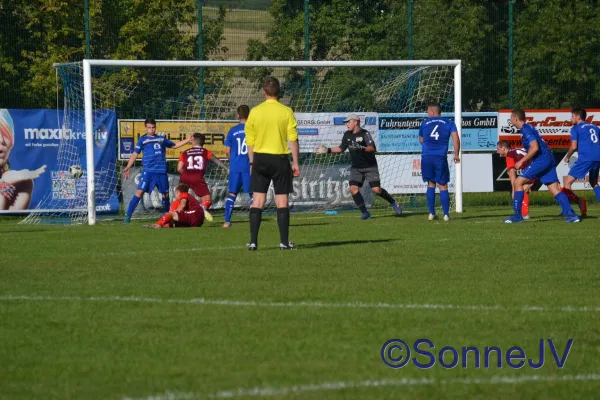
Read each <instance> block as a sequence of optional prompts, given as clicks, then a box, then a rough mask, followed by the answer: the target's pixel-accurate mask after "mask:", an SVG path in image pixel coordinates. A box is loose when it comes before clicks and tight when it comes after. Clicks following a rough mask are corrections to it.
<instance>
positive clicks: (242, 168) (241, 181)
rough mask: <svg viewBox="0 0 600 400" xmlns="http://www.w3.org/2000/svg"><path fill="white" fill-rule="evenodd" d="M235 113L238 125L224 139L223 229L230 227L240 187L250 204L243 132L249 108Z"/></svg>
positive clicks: (247, 160) (248, 173)
mask: <svg viewBox="0 0 600 400" xmlns="http://www.w3.org/2000/svg"><path fill="white" fill-rule="evenodd" d="M237 113H238V120H239V121H240V123H239V124H237V125H236V126H234V127H233V128H231V129H230V130H229V132H227V137H226V138H225V153H226V154H227V158H229V195H228V196H227V200H226V201H225V223H224V224H223V228H229V226H231V214H232V213H233V206H234V204H235V199H236V197H237V194H238V193H239V191H240V189H241V188H242V186H243V187H244V192H246V193H248V194H249V195H250V203H252V191H251V190H250V160H249V159H248V146H247V145H246V133H245V132H244V127H245V125H246V120H247V119H248V114H249V113H250V108H248V106H247V105H241V106H239V107H238V109H237Z"/></svg>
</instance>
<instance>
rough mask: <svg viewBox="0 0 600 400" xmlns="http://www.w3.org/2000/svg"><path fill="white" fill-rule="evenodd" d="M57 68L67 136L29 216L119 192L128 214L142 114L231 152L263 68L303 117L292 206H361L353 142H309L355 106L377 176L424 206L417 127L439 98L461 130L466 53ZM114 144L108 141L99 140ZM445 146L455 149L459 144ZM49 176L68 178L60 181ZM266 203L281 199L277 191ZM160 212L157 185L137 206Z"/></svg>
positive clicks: (87, 210)
mask: <svg viewBox="0 0 600 400" xmlns="http://www.w3.org/2000/svg"><path fill="white" fill-rule="evenodd" d="M55 67H56V70H57V85H58V86H59V87H61V88H62V94H63V96H62V97H60V98H59V108H63V107H62V106H64V117H63V119H62V131H63V132H70V134H63V135H62V137H61V143H60V149H59V160H58V165H59V166H58V169H59V171H55V174H54V175H53V188H52V193H49V194H48V195H47V196H46V197H45V198H44V199H43V200H42V201H41V203H40V204H39V205H38V206H37V208H38V209H39V210H40V211H42V210H43V212H35V211H36V210H33V211H34V212H32V213H31V214H30V215H29V216H28V217H27V218H26V219H25V220H24V223H39V222H42V221H44V220H45V219H48V218H52V217H57V218H63V219H65V218H66V219H67V220H68V222H69V223H88V224H90V225H93V224H94V223H95V222H96V220H97V219H101V218H104V217H105V216H106V217H111V218H114V217H115V207H114V206H110V205H109V203H110V202H111V201H112V202H114V201H115V199H116V200H117V201H118V204H120V206H119V207H120V209H121V210H120V211H119V210H117V211H118V212H117V216H118V215H121V216H122V215H123V211H122V210H123V207H126V206H127V204H128V202H129V199H130V198H131V196H133V194H134V193H135V189H136V187H137V183H138V180H139V173H140V171H141V159H140V160H139V161H138V162H136V167H135V168H134V169H132V171H131V172H132V173H131V174H130V177H129V179H124V177H123V175H122V173H121V170H122V168H123V167H124V165H125V164H126V162H127V160H128V159H129V156H130V155H131V153H132V151H133V147H134V146H135V143H136V141H137V139H138V138H139V137H140V136H141V135H144V134H145V131H144V119H146V118H154V119H155V120H156V121H157V131H158V134H160V135H164V136H166V137H168V138H169V139H171V140H172V141H178V140H182V139H185V138H187V137H188V135H190V134H192V133H194V132H202V133H205V134H206V136H207V141H206V145H205V147H207V148H208V149H209V150H210V151H212V152H213V153H214V154H215V155H216V156H217V157H219V158H225V148H224V139H225V136H226V134H227V132H228V130H229V129H230V128H231V127H233V126H234V125H236V124H237V123H238V121H237V119H236V109H237V107H238V106H240V105H243V104H245V105H248V106H250V107H253V106H255V105H257V104H259V103H260V102H262V101H263V100H264V98H263V96H262V95H261V92H260V90H261V88H262V82H263V80H264V78H266V77H267V76H275V77H277V78H278V79H279V80H280V82H281V85H282V93H281V99H280V101H281V102H282V103H283V104H286V105H288V106H290V107H291V108H292V109H293V110H294V112H295V115H296V119H297V121H298V132H299V143H300V152H301V155H300V169H301V174H300V176H299V177H296V178H294V193H293V194H292V195H291V197H290V203H291V205H292V206H293V211H298V212H323V211H324V210H343V209H352V208H354V203H353V201H352V196H351V194H350V191H349V190H348V181H349V175H350V158H349V155H348V153H345V154H337V155H334V154H314V153H313V150H314V149H315V148H316V147H319V146H328V147H334V146H337V145H339V144H340V141H341V137H342V135H343V133H344V131H345V130H346V126H345V124H344V119H345V118H346V116H347V115H349V114H357V115H359V116H360V118H361V126H362V127H363V128H364V129H366V130H367V131H369V132H370V133H371V135H372V136H373V138H374V140H375V142H376V145H377V161H378V165H379V171H380V175H381V186H382V187H384V188H386V189H387V191H388V192H389V193H390V194H391V195H392V196H393V197H394V198H395V199H396V200H397V202H398V203H400V204H402V205H403V206H404V209H405V210H406V211H411V210H413V209H414V210H419V209H424V208H425V199H424V193H425V184H424V183H423V182H422V180H421V177H420V173H421V172H420V171H421V170H420V145H419V140H418V129H419V125H420V122H421V120H422V119H423V118H424V117H425V115H426V114H425V113H426V108H427V104H428V103H430V102H437V103H440V105H441V107H442V115H444V116H449V117H452V118H454V120H455V123H456V125H457V127H458V130H459V134H460V131H461V124H462V118H461V61H460V60H425V61H133V60H84V61H83V62H80V63H68V64H58V65H56V66H55ZM107 146H108V147H110V149H111V151H109V152H108V153H107V152H106V151H101V150H103V149H104V150H105V149H106V147H107ZM187 148H189V146H185V147H182V148H180V149H177V150H168V152H167V160H168V173H169V183H170V187H171V198H172V197H173V189H174V187H175V186H176V185H177V183H178V180H179V179H178V174H177V171H176V165H177V160H178V158H179V155H180V153H181V152H182V151H183V150H186V149H187ZM241 148H243V146H241ZM448 157H449V159H451V158H452V149H451V150H450V152H449V156H448ZM450 165H451V167H450V168H451V182H450V183H449V186H450V191H451V192H452V193H453V195H452V201H453V207H454V209H455V210H456V212H462V179H461V178H462V175H461V164H456V165H455V164H453V163H450ZM54 177H55V178H56V179H55V178H54ZM206 180H207V183H208V185H209V188H210V190H211V193H212V197H213V208H215V209H219V208H222V207H223V206H224V201H225V199H226V197H227V191H228V189H227V175H226V174H225V173H223V171H222V170H219V168H217V167H216V166H215V165H211V166H209V169H208V170H207V174H206ZM55 181H56V182H55ZM54 183H56V187H57V188H61V189H60V190H59V189H57V190H55V187H54ZM362 191H363V195H364V197H365V200H366V202H367V205H368V206H369V207H371V208H381V209H385V208H387V207H389V205H388V204H387V203H386V202H382V201H380V199H379V198H377V197H376V196H375V197H374V196H373V195H372V194H371V191H370V188H369V185H368V183H366V182H365V185H364V187H363V189H362ZM65 193H67V196H68V197H67V198H65V197H64V196H63V195H64V194H65ZM61 196H62V197H61ZM248 207H249V202H248V197H247V195H239V196H238V198H237V201H236V209H238V210H246V209H247V208H248ZM266 207H267V208H272V207H274V196H273V195H272V193H269V194H268V201H267V206H266ZM53 210H56V211H53ZM161 213H162V205H161V201H160V195H159V194H158V193H157V192H156V191H155V192H153V193H150V194H147V195H145V196H144V198H143V199H142V201H141V202H140V205H139V206H138V208H137V210H136V213H135V214H134V215H133V217H134V218H150V217H151V218H156V217H157V216H158V215H159V214H161Z"/></svg>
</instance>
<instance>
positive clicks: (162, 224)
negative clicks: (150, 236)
mask: <svg viewBox="0 0 600 400" xmlns="http://www.w3.org/2000/svg"><path fill="white" fill-rule="evenodd" d="M203 223H204V208H202V206H201V205H200V203H198V200H196V199H195V198H194V196H192V195H191V194H189V187H188V185H186V184H184V183H180V184H179V185H177V187H176V188H175V201H174V202H173V204H172V205H171V209H170V211H169V212H168V213H165V215H163V216H162V217H160V219H159V220H158V221H156V224H155V225H153V228H172V227H176V228H183V227H200V226H202V224H203Z"/></svg>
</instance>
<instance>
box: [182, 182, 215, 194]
mask: <svg viewBox="0 0 600 400" xmlns="http://www.w3.org/2000/svg"><path fill="white" fill-rule="evenodd" d="M179 183H185V184H186V185H188V186H189V187H190V189H192V190H193V191H194V193H195V194H196V196H197V197H204V196H209V195H210V191H209V190H208V185H207V184H206V181H205V180H204V178H201V179H194V180H193V181H188V180H184V179H180V180H179Z"/></svg>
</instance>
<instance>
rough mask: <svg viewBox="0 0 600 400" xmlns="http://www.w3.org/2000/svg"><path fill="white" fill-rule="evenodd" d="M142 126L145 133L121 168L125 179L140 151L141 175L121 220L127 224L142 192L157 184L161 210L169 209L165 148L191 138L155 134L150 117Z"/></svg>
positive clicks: (178, 145) (150, 190)
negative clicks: (178, 139) (171, 137)
mask: <svg viewBox="0 0 600 400" xmlns="http://www.w3.org/2000/svg"><path fill="white" fill-rule="evenodd" d="M144 126H145V127H146V134H145V135H144V136H141V137H140V138H139V139H138V142H137V145H136V146H135V149H133V153H132V154H131V157H129V161H128V162H127V166H126V167H125V168H124V169H123V175H124V176H125V179H127V178H129V171H130V169H131V167H132V166H133V163H134V162H135V160H136V159H137V156H138V154H140V153H142V175H141V177H140V182H139V184H138V188H137V190H136V192H135V196H133V197H132V198H131V201H130V202H129V207H128V208H127V214H126V215H125V219H124V220H123V223H124V224H128V223H129V222H130V221H131V215H132V214H133V212H134V211H135V208H136V207H137V205H138V203H139V202H140V200H141V199H142V196H143V195H144V193H150V192H152V191H153V190H154V188H155V187H156V186H158V191H159V192H160V193H161V194H162V195H163V198H162V204H163V212H168V211H169V178H168V176H167V158H166V150H167V148H172V149H176V148H179V147H181V146H183V145H186V144H188V143H189V142H190V141H191V140H192V137H191V136H190V137H189V138H188V139H186V140H182V141H180V142H177V143H174V142H172V141H170V140H169V139H167V138H165V137H163V136H159V135H157V134H156V121H155V120H154V119H152V118H148V119H146V120H145V121H144Z"/></svg>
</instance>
